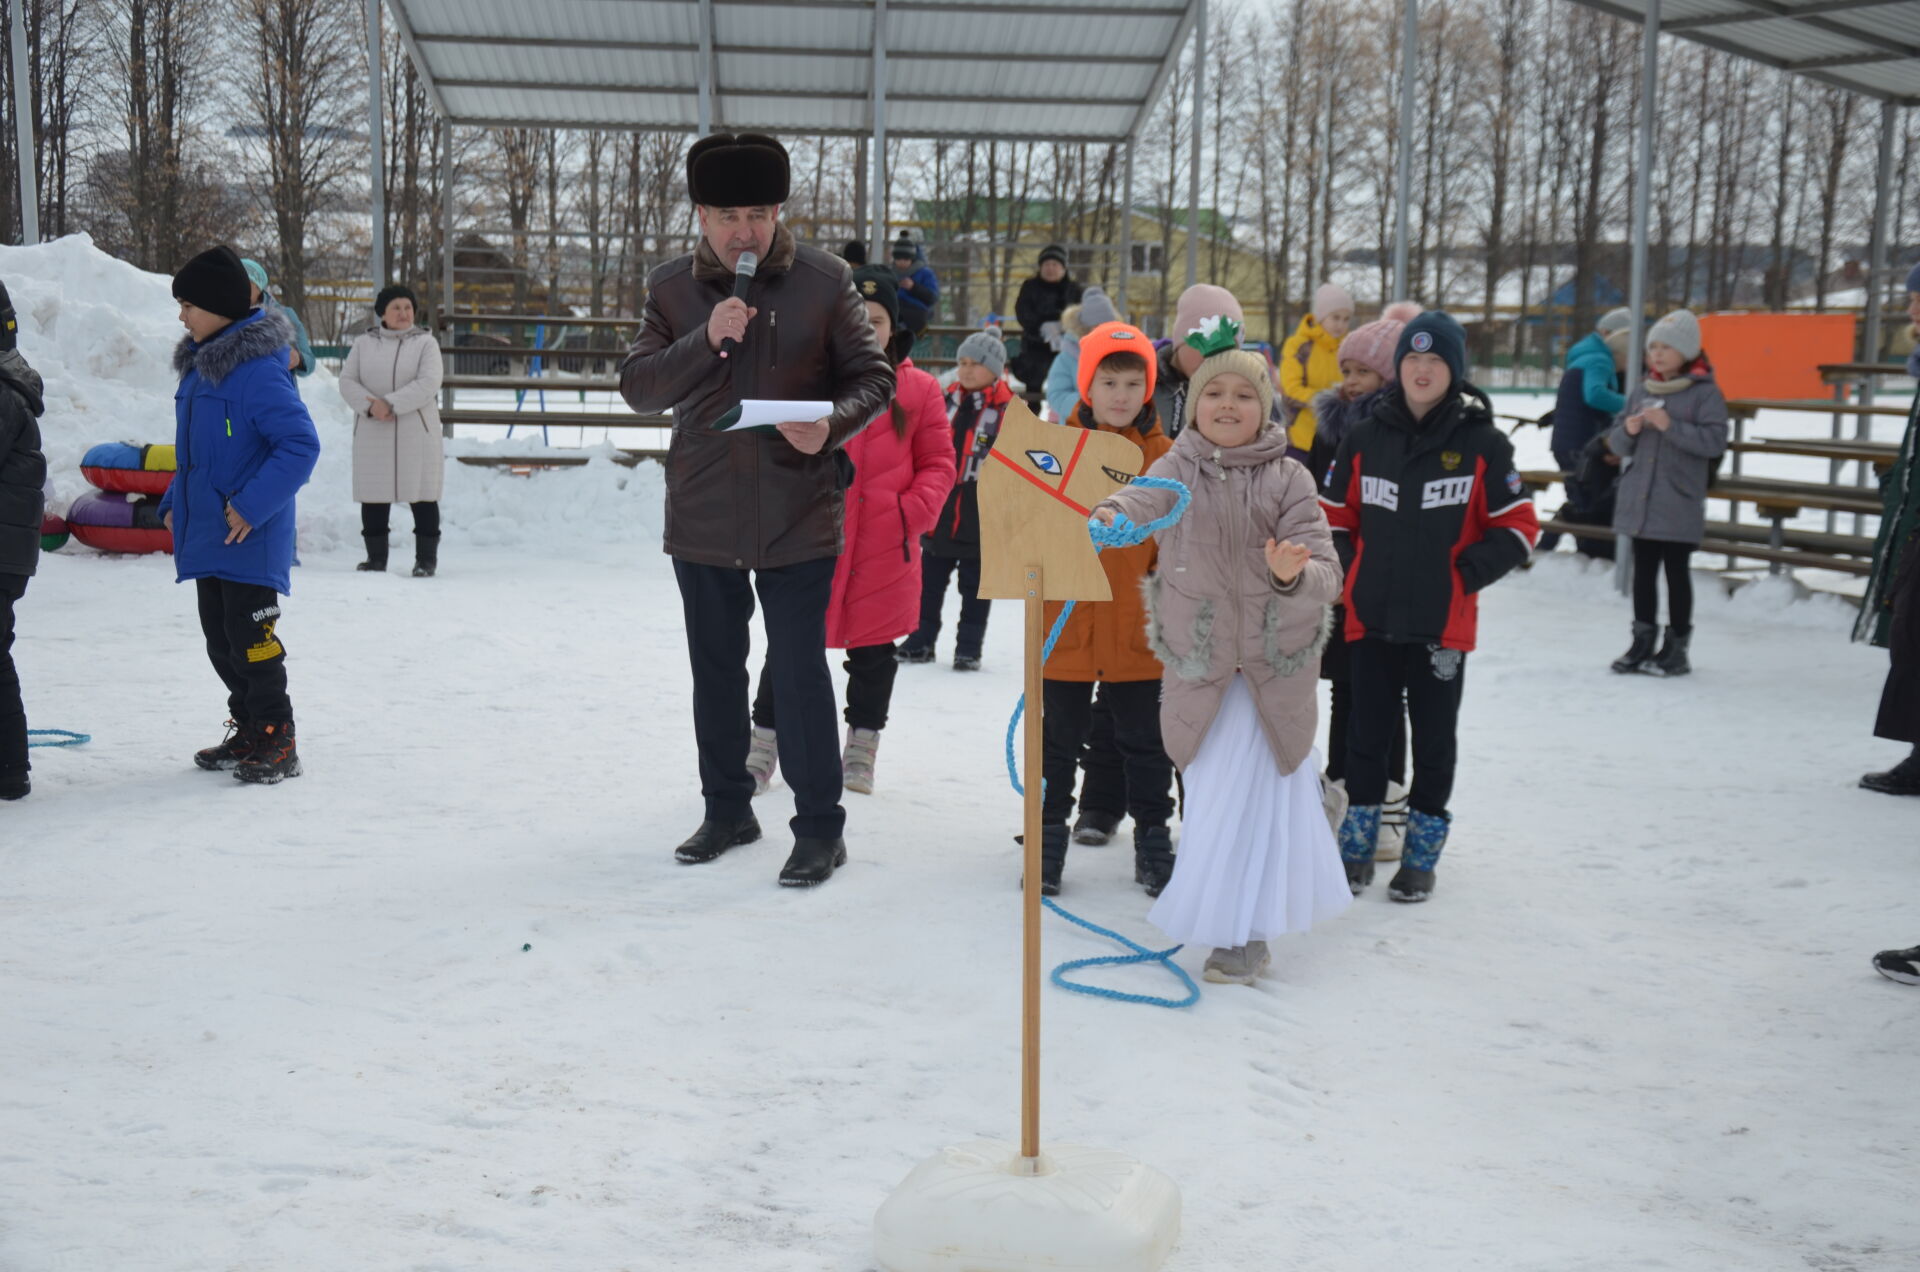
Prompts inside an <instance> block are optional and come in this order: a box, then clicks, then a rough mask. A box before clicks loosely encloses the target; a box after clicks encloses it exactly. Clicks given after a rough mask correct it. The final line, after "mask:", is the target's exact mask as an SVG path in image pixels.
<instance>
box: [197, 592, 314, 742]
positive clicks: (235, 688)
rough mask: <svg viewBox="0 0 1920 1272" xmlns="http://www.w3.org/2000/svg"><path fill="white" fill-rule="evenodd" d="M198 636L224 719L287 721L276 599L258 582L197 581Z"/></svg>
mask: <svg viewBox="0 0 1920 1272" xmlns="http://www.w3.org/2000/svg"><path fill="white" fill-rule="evenodd" d="M196 586H197V588H198V590H199V600H200V631H201V633H202V634H203V635H204V636H206V638H207V660H208V661H209V662H211V663H212V664H213V670H214V672H215V673H216V674H218V675H219V677H220V683H221V684H223V685H225V686H226V687H227V714H228V715H230V716H232V717H233V720H234V722H235V723H236V724H272V723H276V722H278V721H283V720H291V719H293V703H292V702H291V701H290V700H289V699H288V698H287V650H286V646H285V645H283V644H281V643H280V634H279V632H278V631H277V630H275V629H276V628H277V627H278V626H279V624H280V594H279V593H278V592H275V591H274V590H273V589H272V588H270V587H263V586H261V585H260V584H258V583H235V582H234V581H233V580H231V579H200V580H197V584H196Z"/></svg>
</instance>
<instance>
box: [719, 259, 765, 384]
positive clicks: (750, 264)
mask: <svg viewBox="0 0 1920 1272" xmlns="http://www.w3.org/2000/svg"><path fill="white" fill-rule="evenodd" d="M759 268H760V254H759V253H758V252H742V253H740V263H739V264H737V265H735V266H734V267H733V298H734V299H735V300H745V299H746V298H747V288H748V286H749V285H751V284H752V282H753V271H754V270H756V269H759ZM738 345H739V342H738V341H737V340H735V339H734V338H733V337H732V336H728V337H727V338H726V339H725V340H722V341H721V342H720V356H721V357H723V358H724V357H726V356H727V355H729V354H731V353H732V352H733V351H734V349H735V348H736V347H738Z"/></svg>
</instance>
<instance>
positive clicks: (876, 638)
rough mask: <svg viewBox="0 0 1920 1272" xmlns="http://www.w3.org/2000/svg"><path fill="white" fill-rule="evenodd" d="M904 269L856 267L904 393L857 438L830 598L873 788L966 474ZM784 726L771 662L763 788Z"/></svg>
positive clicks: (859, 745)
mask: <svg viewBox="0 0 1920 1272" xmlns="http://www.w3.org/2000/svg"><path fill="white" fill-rule="evenodd" d="M896 281H897V280H896V279H895V278H894V275H893V271H892V270H889V269H884V268H877V267H873V266H868V267H865V268H862V269H859V270H856V271H854V275H853V285H854V288H855V289H856V290H857V291H858V292H859V293H860V297H861V299H862V300H864V301H866V303H867V316H868V317H869V318H871V319H872V320H873V332H874V335H875V337H876V338H878V340H879V342H880V347H881V348H882V349H885V350H886V351H887V356H888V360H889V361H892V362H894V364H895V370H896V373H897V379H896V385H895V389H894V397H893V401H892V403H890V404H889V405H888V407H887V409H886V410H885V411H882V412H881V413H880V414H879V415H877V416H875V417H874V419H873V422H872V423H870V424H868V425H867V427H866V428H865V429H863V430H861V432H860V433H859V434H857V435H856V436H855V437H854V438H853V440H852V441H850V442H848V443H847V444H846V447H845V453H846V455H847V458H848V459H850V460H852V461H853V472H854V476H853V485H852V486H851V487H850V488H849V489H848V490H847V521H846V548H845V550H844V551H843V552H842V553H841V554H840V561H839V564H838V565H837V566H836V567H835V569H834V572H833V597H832V599H831V600H830V601H828V603H827V648H829V649H844V650H846V651H847V660H846V662H845V663H844V664H842V665H843V666H844V667H845V669H846V673H847V709H846V720H847V746H846V751H845V752H844V753H843V755H842V756H841V767H842V769H843V770H844V773H845V781H846V788H847V789H848V790H850V791H858V792H859V793H861V794H863V795H871V794H873V766H874V758H875V754H876V752H877V751H878V749H879V745H880V731H881V730H882V729H884V728H886V727H887V708H888V706H889V705H890V704H891V702H892V700H893V678H894V673H895V672H897V671H898V670H899V667H900V664H899V662H898V661H897V660H895V658H894V656H893V655H894V648H895V646H894V642H895V641H897V640H899V639H900V638H901V637H903V636H906V635H909V634H910V633H911V632H912V631H913V630H914V628H916V627H918V626H919V625H920V538H921V536H922V535H925V534H927V533H929V532H930V531H931V530H932V529H933V526H934V522H935V521H937V520H938V519H939V516H940V509H941V508H942V507H944V506H945V505H946V502H947V494H948V492H949V491H951V490H952V489H953V482H954V467H953V438H952V436H951V434H950V433H949V431H948V428H947V404H946V398H945V397H944V396H943V395H942V394H941V392H940V384H939V382H938V381H937V380H935V379H934V378H933V377H932V376H930V375H928V374H927V373H926V372H925V371H922V370H919V369H918V368H917V367H915V366H914V365H913V362H912V360H911V359H908V358H905V357H903V356H902V355H903V353H904V351H905V350H906V349H907V348H908V347H910V346H911V344H912V339H913V338H912V336H911V335H910V334H909V333H907V332H905V331H904V330H902V329H901V328H900V326H899V303H900V302H899V292H898V290H897V288H896V285H895V284H896ZM896 333H898V337H899V338H898V339H896ZM774 729H775V721H774V713H773V690H772V687H771V686H770V685H769V684H768V683H767V673H766V668H765V666H764V664H763V665H762V667H761V670H760V687H759V690H758V691H757V693H756V694H755V696H754V702H753V742H752V745H751V747H750V749H749V750H748V752H747V771H748V772H750V773H752V774H753V785H754V794H756V795H758V794H762V793H764V792H765V791H766V789H767V787H768V785H769V784H770V783H771V782H772V781H773V770H774V764H775V761H776V758H777V756H778V750H777V747H776V745H775V738H776V736H777V735H776V734H775V732H774Z"/></svg>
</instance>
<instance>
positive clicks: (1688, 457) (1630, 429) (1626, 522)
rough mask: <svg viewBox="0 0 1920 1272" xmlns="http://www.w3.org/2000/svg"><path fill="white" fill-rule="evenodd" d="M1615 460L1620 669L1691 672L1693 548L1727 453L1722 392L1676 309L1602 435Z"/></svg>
mask: <svg viewBox="0 0 1920 1272" xmlns="http://www.w3.org/2000/svg"><path fill="white" fill-rule="evenodd" d="M1607 445H1608V446H1609V447H1610V448H1611V449H1612V451H1613V453H1614V454H1616V455H1618V456H1620V458H1621V460H1622V464H1621V470H1620V484H1619V487H1618V491H1617V502H1616V503H1615V505H1614V513H1613V528H1614V531H1615V533H1617V534H1622V535H1625V536H1626V537H1628V538H1630V539H1632V540H1633V645H1632V647H1631V648H1630V649H1628V650H1627V652H1626V653H1625V654H1624V655H1623V656H1622V657H1620V658H1618V659H1615V660H1614V664H1613V669H1614V670H1615V671H1617V672H1620V673H1622V674H1627V673H1632V672H1645V673H1647V674H1650V675H1656V676H1684V675H1686V674H1687V673H1688V672H1690V671H1692V670H1693V667H1692V664H1691V663H1690V662H1689V661H1688V657H1687V655H1688V647H1689V645H1690V644H1691V642H1692V639H1693V577H1692V575H1691V573H1690V572H1689V571H1690V569H1691V561H1692V557H1693V552H1694V549H1696V548H1698V547H1699V546H1700V541H1701V540H1702V539H1704V538H1705V537H1706V523H1707V487H1708V486H1709V485H1710V484H1711V482H1712V480H1713V468H1714V461H1716V460H1718V459H1719V458H1720V456H1722V455H1724V454H1725V453H1726V450H1727V399H1726V398H1725V397H1724V396H1723V395H1722V394H1721V392H1720V386H1719V385H1717V384H1715V383H1714V379H1713V366H1712V364H1711V363H1710V362H1708V361H1707V357H1706V354H1705V352H1704V351H1703V350H1702V349H1701V347H1700V321H1699V319H1697V318H1695V317H1694V316H1693V315H1692V314H1691V313H1689V312H1687V311H1686V310H1684V309H1676V310H1674V311H1673V312H1672V313H1670V314H1668V315H1667V316H1666V317H1664V318H1662V319H1661V320H1660V321H1658V322H1656V323H1654V324H1653V326H1651V327H1649V328H1648V329H1647V374H1646V378H1645V380H1644V381H1643V382H1642V383H1640V384H1639V385H1637V386H1635V387H1634V389H1633V391H1632V392H1631V393H1630V394H1629V395H1628V397H1627V406H1626V410H1624V411H1622V412H1621V414H1620V418H1619V419H1618V420H1617V421H1615V423H1614V426H1613V430H1612V431H1611V432H1610V433H1608V434H1607ZM1662 573H1664V574H1665V575H1666V579H1667V632H1666V639H1665V640H1664V641H1662V642H1661V643H1660V647H1659V650H1658V651H1657V652H1656V651H1655V649H1654V641H1655V638H1656V637H1657V636H1658V635H1659V627H1658V620H1659V613H1660V594H1659V587H1660V576H1661V574H1662Z"/></svg>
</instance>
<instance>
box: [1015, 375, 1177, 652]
mask: <svg viewBox="0 0 1920 1272" xmlns="http://www.w3.org/2000/svg"><path fill="white" fill-rule="evenodd" d="M1068 422H1069V423H1071V424H1073V425H1075V426H1076V427H1079V428H1094V429H1098V430H1099V431H1100V432H1103V433H1118V434H1119V435H1120V436H1121V437H1124V438H1126V439H1127V440H1128V441H1130V442H1132V443H1133V444H1134V445H1135V446H1138V447H1139V448H1140V453H1141V456H1142V458H1141V463H1140V468H1141V471H1142V472H1145V471H1146V470H1147V469H1148V468H1150V467H1152V465H1153V464H1154V462H1155V461H1156V460H1158V459H1159V458H1160V457H1161V456H1162V455H1164V454H1166V453H1167V452H1168V451H1169V450H1171V449H1173V443H1172V442H1170V441H1168V440H1167V435H1166V434H1165V433H1164V432H1162V431H1161V430H1160V423H1159V419H1158V417H1157V416H1156V415H1155V414H1154V410H1153V404H1152V403H1151V402H1149V403H1148V404H1147V405H1146V407H1145V408H1144V409H1143V410H1142V411H1141V412H1140V417H1139V418H1138V419H1137V420H1135V421H1134V422H1133V423H1132V424H1130V425H1128V426H1127V427H1126V428H1122V429H1111V428H1107V427H1106V426H1105V425H1102V424H1096V423H1094V420H1093V411H1092V409H1091V408H1089V407H1088V406H1087V404H1086V403H1084V402H1082V403H1081V404H1080V405H1079V406H1078V407H1076V408H1075V409H1074V413H1073V418H1072V419H1071V420H1070V421H1068ZM1159 556H1160V549H1159V547H1158V546H1157V545H1156V544H1155V543H1154V542H1153V540H1151V539H1149V540H1147V542H1145V543H1141V544H1136V545H1135V546H1133V547H1131V548H1108V549H1107V550H1106V551H1104V552H1102V553H1101V554H1100V567H1101V568H1102V569H1103V570H1105V571H1106V572H1107V585H1108V586H1109V587H1110V588H1112V589H1113V599H1112V600H1110V601H1082V602H1081V603H1080V604H1078V605H1076V606H1074V609H1073V617H1071V618H1069V619H1068V620H1067V626H1066V630H1064V631H1062V632H1061V633H1060V640H1059V643H1057V644H1056V645H1054V647H1053V656H1052V657H1051V658H1049V659H1047V667H1046V678H1047V679H1048V680H1073V681H1079V682H1082V683H1085V682H1089V681H1100V680H1112V681H1116V682H1121V683H1125V682H1128V681H1135V680H1158V679H1160V674H1161V670H1162V668H1161V666H1160V659H1159V656H1158V655H1156V654H1155V653H1154V652H1153V645H1152V643H1151V642H1149V641H1148V639H1147V607H1146V600H1145V597H1144V596H1143V595H1142V593H1141V590H1140V585H1141V583H1142V582H1143V581H1144V580H1145V579H1146V577H1147V575H1149V574H1151V573H1152V572H1153V568H1154V563H1155V562H1156V561H1158V560H1159ZM1064 607H1065V606H1064V603H1063V602H1060V601H1049V602H1048V603H1047V630H1048V631H1052V630H1053V624H1054V622H1055V620H1056V619H1058V618H1059V616H1060V611H1061V610H1062V609H1063V608H1064Z"/></svg>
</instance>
